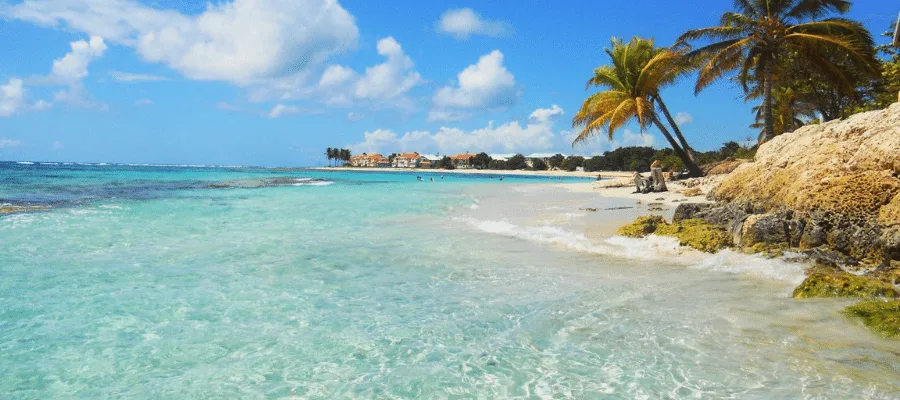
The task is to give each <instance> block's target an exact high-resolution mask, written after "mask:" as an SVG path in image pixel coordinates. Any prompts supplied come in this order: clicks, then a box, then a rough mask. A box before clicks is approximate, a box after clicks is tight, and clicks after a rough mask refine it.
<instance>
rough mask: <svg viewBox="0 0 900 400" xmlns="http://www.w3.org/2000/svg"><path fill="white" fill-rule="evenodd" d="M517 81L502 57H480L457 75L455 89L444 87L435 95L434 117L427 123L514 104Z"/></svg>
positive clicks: (495, 52)
mask: <svg viewBox="0 0 900 400" xmlns="http://www.w3.org/2000/svg"><path fill="white" fill-rule="evenodd" d="M515 86H516V79H515V77H514V76H513V74H512V73H510V72H509V70H507V69H506V67H505V66H503V53H501V52H500V50H494V51H492V52H490V53H488V54H485V55H483V56H481V57H480V58H479V59H478V62H477V63H475V64H472V65H470V66H468V67H466V68H465V69H464V70H462V72H460V73H459V74H458V75H457V85H455V86H445V87H442V88H440V89H438V91H437V92H436V93H435V94H434V97H433V98H432V101H433V102H434V109H433V110H432V111H433V113H432V115H430V117H429V119H430V120H432V121H438V120H441V119H439V118H434V117H440V116H442V115H454V113H457V114H458V113H461V112H463V110H465V109H474V108H479V109H482V108H487V109H496V108H503V107H507V106H510V105H512V104H514V103H515V101H516V98H517V97H518V96H517V93H516V87H515Z"/></svg>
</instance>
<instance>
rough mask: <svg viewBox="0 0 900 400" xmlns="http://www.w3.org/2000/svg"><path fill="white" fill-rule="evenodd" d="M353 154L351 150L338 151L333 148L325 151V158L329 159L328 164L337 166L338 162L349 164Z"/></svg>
mask: <svg viewBox="0 0 900 400" xmlns="http://www.w3.org/2000/svg"><path fill="white" fill-rule="evenodd" d="M352 156H353V154H352V153H351V152H350V150H349V149H338V148H331V147H329V148H328V149H326V150H325V157H326V158H327V159H328V164H329V165H331V166H335V165H337V162H338V161H344V162H349V161H350V158H351V157H352Z"/></svg>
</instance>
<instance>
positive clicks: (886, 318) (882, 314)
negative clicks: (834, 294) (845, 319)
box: [844, 300, 900, 338]
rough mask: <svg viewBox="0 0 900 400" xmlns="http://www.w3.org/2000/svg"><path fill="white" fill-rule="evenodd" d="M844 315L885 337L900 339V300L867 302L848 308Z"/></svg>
mask: <svg viewBox="0 0 900 400" xmlns="http://www.w3.org/2000/svg"><path fill="white" fill-rule="evenodd" d="M844 313H845V314H847V315H848V316H850V317H852V318H858V319H860V320H861V321H862V322H863V323H864V324H866V325H867V326H868V327H869V328H871V329H872V330H874V331H876V332H878V333H881V334H882V335H884V336H885V337H888V338H900V300H895V301H877V300H876V301H867V302H864V303H859V304H857V305H855V306H850V307H847V309H846V310H844Z"/></svg>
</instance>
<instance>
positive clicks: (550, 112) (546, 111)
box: [529, 104, 563, 122]
mask: <svg viewBox="0 0 900 400" xmlns="http://www.w3.org/2000/svg"><path fill="white" fill-rule="evenodd" d="M560 115H563V109H562V108H560V107H559V106H558V105H556V104H554V105H553V106H551V107H550V108H538V109H537V110H534V112H533V113H531V116H529V118H531V119H532V120H534V121H537V122H548V121H551V120H553V119H554V118H556V117H558V116H560Z"/></svg>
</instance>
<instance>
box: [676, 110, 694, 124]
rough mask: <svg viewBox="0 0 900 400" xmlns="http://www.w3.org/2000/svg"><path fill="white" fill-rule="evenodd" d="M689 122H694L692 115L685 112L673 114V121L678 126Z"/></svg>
mask: <svg viewBox="0 0 900 400" xmlns="http://www.w3.org/2000/svg"><path fill="white" fill-rule="evenodd" d="M691 122H694V116H693V115H691V114H688V113H686V112H680V113H678V114H675V123H676V124H678V125H679V126H681V125H687V124H689V123H691Z"/></svg>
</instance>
